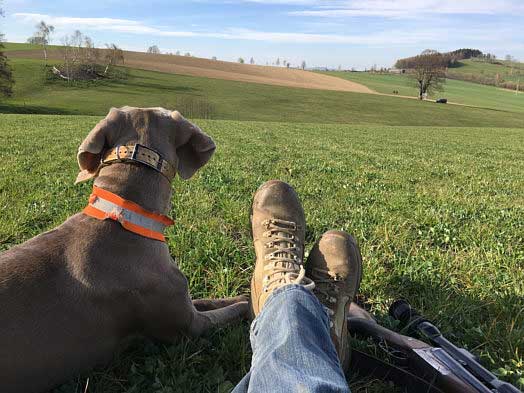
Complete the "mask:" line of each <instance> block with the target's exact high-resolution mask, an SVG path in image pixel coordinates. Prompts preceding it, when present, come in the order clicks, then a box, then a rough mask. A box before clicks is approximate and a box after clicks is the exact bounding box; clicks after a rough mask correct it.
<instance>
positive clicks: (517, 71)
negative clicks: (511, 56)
mask: <svg viewBox="0 0 524 393" xmlns="http://www.w3.org/2000/svg"><path fill="white" fill-rule="evenodd" d="M447 75H448V78H453V79H461V80H466V81H471V82H476V83H482V84H487V85H493V86H498V87H505V88H509V87H511V88H512V90H515V89H516V84H517V83H518V82H519V80H520V82H521V89H522V90H524V86H523V85H524V63H519V62H513V61H511V62H508V61H502V60H496V61H490V62H488V61H486V60H483V59H474V58H473V59H468V60H462V61H459V62H457V63H456V64H455V65H454V66H453V67H450V68H449V69H448V71H447Z"/></svg>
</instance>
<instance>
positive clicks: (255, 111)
mask: <svg viewBox="0 0 524 393" xmlns="http://www.w3.org/2000/svg"><path fill="white" fill-rule="evenodd" d="M12 64H13V69H14V75H15V79H16V85H15V92H14V97H13V98H11V99H8V100H5V101H4V102H0V112H4V113H45V114H78V115H82V114H83V115H105V114H106V113H107V112H108V109H109V108H110V107H112V106H115V107H118V106H123V105H132V106H140V107H145V106H163V107H165V108H179V107H180V105H179V104H180V103H182V102H184V101H187V100H189V101H191V100H194V101H195V102H197V103H198V102H204V103H209V105H211V106H212V107H213V115H212V118H214V119H229V120H255V121H285V122H309V123H313V122H314V123H351V124H385V125H411V126H428V125H433V126H454V125H461V126H483V127H523V126H524V111H522V112H519V113H517V112H507V111H502V110H486V109H478V108H464V107H458V106H452V105H447V106H446V105H437V104H434V103H431V102H418V101H416V100H410V99H400V98H398V97H383V96H379V95H372V94H359V93H346V92H333V91H323V90H310V89H294V88H287V87H278V86H269V85H262V84H254V83H243V82H234V81H225V80H220V79H209V78H198V77H191V76H182V75H174V74H166V73H159V72H152V71H142V70H137V69H129V70H128V71H129V72H128V74H129V77H128V79H127V80H121V81H109V82H101V83H98V84H96V85H92V86H91V87H89V84H87V85H86V84H82V85H79V86H77V87H70V86H68V85H67V83H65V82H61V81H59V82H51V83H49V82H48V81H46V79H45V78H44V76H43V75H44V73H43V72H42V65H41V62H40V61H38V60H25V59H14V60H12Z"/></svg>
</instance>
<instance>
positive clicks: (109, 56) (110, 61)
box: [104, 44, 124, 74]
mask: <svg viewBox="0 0 524 393" xmlns="http://www.w3.org/2000/svg"><path fill="white" fill-rule="evenodd" d="M106 48H107V49H106V56H105V59H106V69H105V71H104V74H107V71H108V70H109V66H115V65H117V64H120V63H121V64H124V51H123V50H122V49H120V48H119V47H118V46H117V45H116V44H106Z"/></svg>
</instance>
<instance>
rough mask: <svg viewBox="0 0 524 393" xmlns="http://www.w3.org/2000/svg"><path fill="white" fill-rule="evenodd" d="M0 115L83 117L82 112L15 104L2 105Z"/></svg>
mask: <svg viewBox="0 0 524 393" xmlns="http://www.w3.org/2000/svg"><path fill="white" fill-rule="evenodd" d="M0 113H16V114H32V115H81V114H83V113H82V112H81V111H75V110H70V109H64V108H50V107H47V106H37V105H24V104H15V103H6V102H2V103H0Z"/></svg>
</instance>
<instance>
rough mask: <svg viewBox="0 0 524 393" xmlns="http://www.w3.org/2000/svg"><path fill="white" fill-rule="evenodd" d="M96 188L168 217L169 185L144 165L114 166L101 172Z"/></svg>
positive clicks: (115, 164)
mask: <svg viewBox="0 0 524 393" xmlns="http://www.w3.org/2000/svg"><path fill="white" fill-rule="evenodd" d="M94 184H95V186H97V187H100V188H102V189H104V190H107V191H110V192H112V193H114V194H117V195H119V196H121V197H122V198H124V199H127V200H129V201H132V202H135V203H137V204H139V205H140V206H142V207H143V208H144V209H146V210H149V211H151V212H156V213H160V214H164V215H169V210H170V208H171V183H170V182H169V181H168V180H167V178H166V177H165V176H163V175H162V174H160V173H159V172H157V171H155V170H153V169H151V168H148V167H146V166H144V165H136V164H129V163H114V164H111V165H108V166H105V167H103V168H102V169H100V173H99V174H98V177H97V178H96V179H95V183H94Z"/></svg>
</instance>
